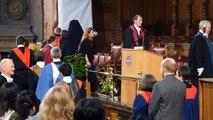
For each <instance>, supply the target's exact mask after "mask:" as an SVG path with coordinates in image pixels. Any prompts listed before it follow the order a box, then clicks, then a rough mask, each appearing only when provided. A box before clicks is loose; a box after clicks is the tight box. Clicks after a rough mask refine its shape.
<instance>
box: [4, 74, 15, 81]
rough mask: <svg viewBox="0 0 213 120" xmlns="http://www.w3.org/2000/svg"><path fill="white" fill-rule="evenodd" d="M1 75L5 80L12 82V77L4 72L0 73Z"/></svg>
mask: <svg viewBox="0 0 213 120" xmlns="http://www.w3.org/2000/svg"><path fill="white" fill-rule="evenodd" d="M1 75H2V76H4V77H5V78H6V80H7V82H13V78H11V77H8V76H6V75H5V74H3V73H1Z"/></svg>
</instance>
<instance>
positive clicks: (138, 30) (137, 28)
mask: <svg viewBox="0 0 213 120" xmlns="http://www.w3.org/2000/svg"><path fill="white" fill-rule="evenodd" d="M134 27H135V28H136V30H137V32H138V36H140V31H141V28H140V27H138V26H136V25H134Z"/></svg>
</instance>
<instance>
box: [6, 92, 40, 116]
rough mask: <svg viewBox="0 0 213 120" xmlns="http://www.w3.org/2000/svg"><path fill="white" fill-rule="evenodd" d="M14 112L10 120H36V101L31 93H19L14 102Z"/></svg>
mask: <svg viewBox="0 0 213 120" xmlns="http://www.w3.org/2000/svg"><path fill="white" fill-rule="evenodd" d="M15 106H16V110H15V112H14V113H13V114H12V115H11V117H10V120H37V117H38V116H37V115H35V114H36V112H37V109H38V108H37V107H38V101H37V98H36V96H35V93H34V92H33V91H29V90H24V91H21V92H20V93H19V94H18V96H17V100H16V105H15Z"/></svg>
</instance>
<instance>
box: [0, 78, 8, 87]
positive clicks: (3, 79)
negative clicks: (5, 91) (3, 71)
mask: <svg viewBox="0 0 213 120" xmlns="http://www.w3.org/2000/svg"><path fill="white" fill-rule="evenodd" d="M5 82H7V79H6V78H5V77H4V76H2V75H0V88H1V86H2V85H3V84H4V83H5Z"/></svg>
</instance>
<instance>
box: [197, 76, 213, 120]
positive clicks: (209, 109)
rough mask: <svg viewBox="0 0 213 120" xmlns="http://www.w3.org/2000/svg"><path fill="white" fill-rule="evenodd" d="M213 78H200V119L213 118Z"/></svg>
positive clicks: (209, 119) (208, 119)
mask: <svg viewBox="0 0 213 120" xmlns="http://www.w3.org/2000/svg"><path fill="white" fill-rule="evenodd" d="M212 113H213V78H200V79H199V120H213V115H212Z"/></svg>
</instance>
